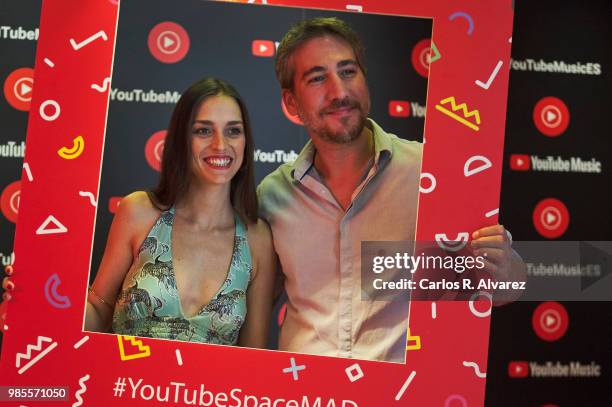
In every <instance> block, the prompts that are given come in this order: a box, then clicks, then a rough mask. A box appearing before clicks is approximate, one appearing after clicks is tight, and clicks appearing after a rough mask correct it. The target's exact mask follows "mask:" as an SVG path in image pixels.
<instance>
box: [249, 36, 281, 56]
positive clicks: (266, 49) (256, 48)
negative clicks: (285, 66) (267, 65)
mask: <svg viewBox="0 0 612 407" xmlns="http://www.w3.org/2000/svg"><path fill="white" fill-rule="evenodd" d="M275 48H276V47H275V46H274V42H273V41H268V40H253V42H252V43H251V52H252V53H253V55H255V56H256V57H272V56H274V51H275Z"/></svg>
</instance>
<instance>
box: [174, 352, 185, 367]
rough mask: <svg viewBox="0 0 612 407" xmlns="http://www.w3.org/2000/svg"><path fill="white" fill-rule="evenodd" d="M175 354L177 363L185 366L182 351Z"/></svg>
mask: <svg viewBox="0 0 612 407" xmlns="http://www.w3.org/2000/svg"><path fill="white" fill-rule="evenodd" d="M174 353H175V354H176V362H177V363H178V365H179V366H183V356H182V355H181V350H180V349H177V350H176V351H175V352H174Z"/></svg>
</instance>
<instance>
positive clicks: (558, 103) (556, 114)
mask: <svg viewBox="0 0 612 407" xmlns="http://www.w3.org/2000/svg"><path fill="white" fill-rule="evenodd" d="M569 120H570V114H569V110H568V108H567V106H566V105H565V103H563V101H562V100H561V99H559V98H556V97H553V96H547V97H545V98H542V99H540V101H539V102H538V103H536V105H535V107H534V109H533V122H534V124H535V126H536V127H537V129H538V130H539V131H540V132H541V133H542V134H544V135H546V136H549V137H556V136H559V135H560V134H561V133H563V132H564V131H565V129H567V126H568V125H569Z"/></svg>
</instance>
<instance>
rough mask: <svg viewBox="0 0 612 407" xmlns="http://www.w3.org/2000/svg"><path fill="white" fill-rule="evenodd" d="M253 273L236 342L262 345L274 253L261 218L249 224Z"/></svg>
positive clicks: (270, 297)
mask: <svg viewBox="0 0 612 407" xmlns="http://www.w3.org/2000/svg"><path fill="white" fill-rule="evenodd" d="M248 239H249V245H250V247H251V255H252V257H253V277H252V279H251V283H250V284H249V288H248V290H247V315H246V320H245V322H244V324H243V325H242V329H241V330H240V339H239V340H238V344H239V345H240V346H246V347H250V348H265V347H266V344H267V342H268V326H269V324H270V317H271V314H272V302H273V299H274V279H275V275H276V263H277V258H276V253H275V252H274V245H273V243H272V233H271V232H270V227H269V226H268V224H267V223H265V222H264V221H263V220H261V219H260V220H258V221H257V224H256V225H253V226H251V227H250V228H249V232H248Z"/></svg>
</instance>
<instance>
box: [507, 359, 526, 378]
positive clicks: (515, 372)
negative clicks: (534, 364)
mask: <svg viewBox="0 0 612 407" xmlns="http://www.w3.org/2000/svg"><path fill="white" fill-rule="evenodd" d="M508 376H510V377H513V378H523V377H527V376H529V364H528V363H527V362H524V361H512V362H510V363H508Z"/></svg>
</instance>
